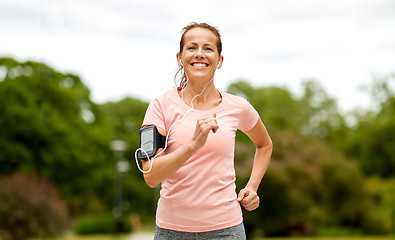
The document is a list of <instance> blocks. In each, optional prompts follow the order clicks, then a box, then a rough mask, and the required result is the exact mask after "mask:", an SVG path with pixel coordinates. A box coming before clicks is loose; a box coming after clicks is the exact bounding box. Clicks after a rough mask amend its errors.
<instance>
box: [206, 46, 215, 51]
mask: <svg viewBox="0 0 395 240" xmlns="http://www.w3.org/2000/svg"><path fill="white" fill-rule="evenodd" d="M206 51H207V52H213V51H214V50H213V49H212V48H210V47H207V48H206Z"/></svg>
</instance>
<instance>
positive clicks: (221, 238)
mask: <svg viewBox="0 0 395 240" xmlns="http://www.w3.org/2000/svg"><path fill="white" fill-rule="evenodd" d="M189 239H193V240H208V239H210V240H246V239H247V238H246V233H245V230H244V225H243V223H240V224H239V225H236V226H234V227H230V228H225V229H220V230H215V231H210V232H196V233H195V232H180V231H175V230H168V229H163V228H160V227H158V226H156V229H155V238H154V240H189Z"/></svg>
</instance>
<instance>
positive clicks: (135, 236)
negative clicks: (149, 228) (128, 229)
mask: <svg viewBox="0 0 395 240" xmlns="http://www.w3.org/2000/svg"><path fill="white" fill-rule="evenodd" d="M153 239H154V233H153V232H135V233H132V234H131V235H130V236H129V237H128V239H127V240H153Z"/></svg>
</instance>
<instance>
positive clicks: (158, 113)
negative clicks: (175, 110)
mask: <svg viewBox="0 0 395 240" xmlns="http://www.w3.org/2000/svg"><path fill="white" fill-rule="evenodd" d="M151 124H154V125H155V126H156V127H159V128H162V129H164V130H166V127H165V118H164V117H163V110H162V107H161V105H160V103H159V101H158V100H157V99H155V100H153V101H152V102H151V103H150V104H149V105H148V108H147V111H146V112H145V116H144V121H143V125H151Z"/></svg>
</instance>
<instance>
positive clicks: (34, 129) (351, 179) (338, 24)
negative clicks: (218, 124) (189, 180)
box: [0, 0, 395, 239]
mask: <svg viewBox="0 0 395 240" xmlns="http://www.w3.org/2000/svg"><path fill="white" fill-rule="evenodd" d="M394 11H395V2H394V1H390V0H375V1H373V0H363V1H360V0H359V1H357V0H345V1H337V0H335V1H329V0H328V1H327V0H323V1H311V0H301V1H287V0H278V1H269V0H265V1H251V0H248V1H242V2H241V1H222V0H221V1H199V3H195V2H186V1H171V2H168V1H167V2H166V1H158V0H156V1H125V0H116V1H110V0H99V1H88V0H86V1H76V0H71V1H63V0H55V1H49V0H38V1H33V0H2V1H0V238H3V239H26V238H27V237H51V236H56V235H60V236H69V235H70V234H72V235H73V234H76V235H84V234H109V233H123V235H122V236H125V234H126V235H127V234H129V233H130V232H140V231H148V232H149V231H152V230H153V229H154V217H155V209H156V203H157V200H158V196H159V189H160V187H159V186H158V187H156V188H154V189H151V188H149V187H148V186H147V185H146V184H145V183H144V180H143V177H142V174H141V173H140V172H139V171H138V169H137V167H136V165H135V163H134V151H135V149H137V148H138V145H139V138H138V130H139V128H140V126H141V123H142V120H143V116H144V114H145V110H146V108H147V106H148V103H149V102H150V101H151V100H152V99H154V98H155V97H158V96H159V95H160V94H162V93H163V92H164V91H166V89H170V88H172V87H174V86H175V84H174V74H175V72H176V68H177V62H176V53H177V51H178V44H179V40H180V37H181V33H180V31H181V29H182V28H183V27H184V26H186V25H187V24H188V23H189V22H192V21H196V22H207V23H210V24H212V25H214V26H217V27H218V28H219V29H220V32H221V35H222V41H223V48H224V50H223V55H224V65H223V67H222V68H221V69H220V70H218V71H217V74H216V77H215V84H216V86H217V88H219V89H222V90H224V91H227V92H229V93H232V94H235V95H239V96H243V97H245V98H246V99H248V100H249V101H250V102H251V104H252V105H253V106H254V107H255V108H256V109H257V111H258V112H259V113H260V115H261V117H262V120H263V121H264V123H265V125H266V127H267V128H268V131H269V133H270V135H271V137H272V139H273V142H274V152H273V157H272V161H271V164H270V166H269V169H268V171H267V174H266V175H265V177H264V180H263V181H262V184H261V187H260V189H259V195H260V196H261V199H263V200H262V205H261V207H260V208H259V209H258V210H256V211H254V212H244V219H245V226H246V230H247V232H248V235H249V236H250V237H249V239H253V238H254V237H255V238H261V237H272V236H295V235H297V236H326V237H331V236H372V235H375V236H383V238H386V237H388V236H390V234H391V233H392V234H393V233H394V231H395V220H394V219H395V72H394V71H395V66H394V62H395V34H394V33H393V29H395V15H394V14H393V13H394ZM253 148H254V146H253V144H251V142H250V141H249V140H248V138H247V137H246V136H245V135H244V134H243V133H241V132H238V134H237V142H236V159H235V162H236V172H237V186H238V189H240V188H241V187H243V186H244V185H245V183H246V181H247V180H248V177H249V173H250V170H251V169H250V167H251V165H252V159H253V154H252V153H253V150H254V149H253ZM378 239H381V238H378Z"/></svg>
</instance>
